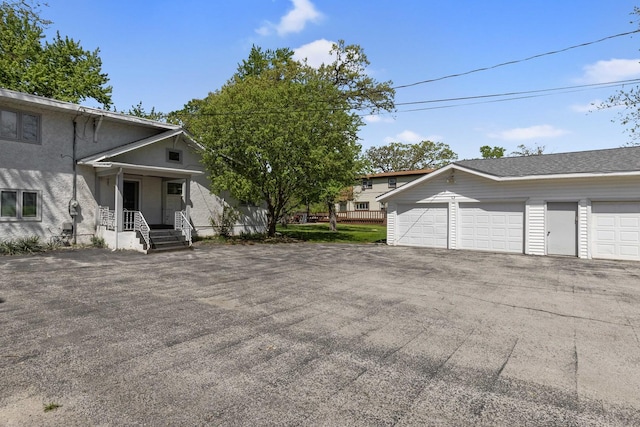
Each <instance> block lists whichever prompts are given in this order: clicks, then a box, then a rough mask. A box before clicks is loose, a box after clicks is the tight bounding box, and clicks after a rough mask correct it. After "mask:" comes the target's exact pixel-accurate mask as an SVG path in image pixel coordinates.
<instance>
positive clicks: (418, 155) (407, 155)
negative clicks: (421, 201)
mask: <svg viewBox="0 0 640 427" xmlns="http://www.w3.org/2000/svg"><path fill="white" fill-rule="evenodd" d="M364 157H365V159H366V161H367V163H368V164H369V166H370V167H371V168H372V169H373V171H374V172H398V171H405V170H417V169H437V168H440V167H442V166H446V165H448V164H449V163H451V162H453V161H455V160H457V158H458V155H457V154H456V153H454V152H453V151H452V150H451V148H450V147H449V145H447V144H444V143H442V142H432V141H422V142H419V143H417V144H404V143H401V142H392V143H390V144H387V145H383V146H380V147H371V148H369V149H368V150H367V151H365V154H364Z"/></svg>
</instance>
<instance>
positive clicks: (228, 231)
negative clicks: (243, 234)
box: [210, 205, 240, 237]
mask: <svg viewBox="0 0 640 427" xmlns="http://www.w3.org/2000/svg"><path fill="white" fill-rule="evenodd" d="M239 219H240V212H239V211H238V210H237V209H236V208H234V207H233V206H229V205H224V206H223V207H222V212H220V213H216V214H214V216H212V217H211V219H210V221H211V226H212V227H213V229H214V230H217V231H218V234H219V235H220V236H222V237H230V236H231V235H232V234H233V227H234V226H235V225H236V222H237V221H238V220H239Z"/></svg>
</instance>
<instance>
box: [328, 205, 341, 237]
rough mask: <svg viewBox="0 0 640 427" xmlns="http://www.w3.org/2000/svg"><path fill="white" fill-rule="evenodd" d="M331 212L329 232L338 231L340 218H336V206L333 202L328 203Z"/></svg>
mask: <svg viewBox="0 0 640 427" xmlns="http://www.w3.org/2000/svg"><path fill="white" fill-rule="evenodd" d="M327 208H328V211H329V230H331V231H338V218H337V217H336V204H335V203H333V201H328V202H327Z"/></svg>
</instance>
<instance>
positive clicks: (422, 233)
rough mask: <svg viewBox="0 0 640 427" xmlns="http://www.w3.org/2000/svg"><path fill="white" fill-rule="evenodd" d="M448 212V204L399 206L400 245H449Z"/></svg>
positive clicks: (444, 246)
mask: <svg viewBox="0 0 640 427" xmlns="http://www.w3.org/2000/svg"><path fill="white" fill-rule="evenodd" d="M447 223H448V213H447V205H446V204H432V205H428V206H420V207H416V206H415V205H408V206H402V205H401V206H398V238H397V242H398V244H400V245H408V246H424V247H428V248H446V247H448V245H447V241H448V229H447V227H448V225H447Z"/></svg>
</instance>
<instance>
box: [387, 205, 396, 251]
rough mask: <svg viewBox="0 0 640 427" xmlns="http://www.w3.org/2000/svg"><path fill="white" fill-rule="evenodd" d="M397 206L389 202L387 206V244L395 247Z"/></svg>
mask: <svg viewBox="0 0 640 427" xmlns="http://www.w3.org/2000/svg"><path fill="white" fill-rule="evenodd" d="M397 219H398V204H397V203H395V202H390V203H389V204H388V205H387V243H388V244H392V245H395V244H396V243H395V242H396V236H397V225H398V221H397Z"/></svg>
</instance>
